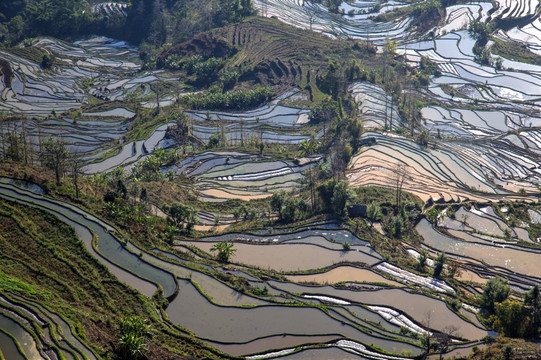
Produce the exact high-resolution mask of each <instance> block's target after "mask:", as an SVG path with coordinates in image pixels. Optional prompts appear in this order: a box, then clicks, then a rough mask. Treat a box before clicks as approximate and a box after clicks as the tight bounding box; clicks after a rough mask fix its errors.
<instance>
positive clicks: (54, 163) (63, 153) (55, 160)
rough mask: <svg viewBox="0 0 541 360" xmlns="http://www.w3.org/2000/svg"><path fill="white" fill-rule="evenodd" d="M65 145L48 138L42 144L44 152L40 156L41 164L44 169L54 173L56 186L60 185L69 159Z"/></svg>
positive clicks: (63, 142)
mask: <svg viewBox="0 0 541 360" xmlns="http://www.w3.org/2000/svg"><path fill="white" fill-rule="evenodd" d="M66 145H67V144H66V142H65V141H64V140H62V139H58V138H57V139H53V138H48V139H46V140H45V142H44V143H43V148H44V151H43V153H42V154H41V162H42V164H43V165H44V166H45V167H47V168H49V169H51V170H53V171H54V174H55V177H56V183H57V184H58V185H60V178H61V177H62V176H63V175H64V173H65V171H66V167H67V163H68V159H69V158H70V152H69V151H68V148H67V146H66Z"/></svg>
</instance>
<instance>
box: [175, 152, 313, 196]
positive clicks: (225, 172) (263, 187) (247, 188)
mask: <svg viewBox="0 0 541 360" xmlns="http://www.w3.org/2000/svg"><path fill="white" fill-rule="evenodd" d="M197 158H198V159H199V160H197V162H196V163H195V164H193V165H191V167H189V168H186V167H184V170H180V169H182V167H183V165H181V166H182V167H181V168H179V170H177V173H180V172H183V173H184V174H187V175H188V176H190V177H193V178H195V182H196V184H197V188H198V190H199V192H200V194H201V197H202V199H208V200H210V201H213V200H216V199H227V198H243V199H250V198H261V197H267V196H271V195H272V193H273V192H274V191H277V190H288V191H290V190H292V189H293V188H296V187H299V186H300V185H301V184H300V181H301V180H302V178H303V175H302V172H303V171H304V170H306V169H308V168H309V167H310V166H313V165H314V164H315V163H316V162H317V161H318V160H319V158H313V159H310V158H309V159H308V160H307V162H306V163H305V164H303V165H298V164H295V163H293V162H290V161H272V159H270V158H268V157H261V156H254V155H249V154H241V153H227V152H225V153H219V152H218V153H202V154H200V155H197ZM192 163H193V160H192Z"/></svg>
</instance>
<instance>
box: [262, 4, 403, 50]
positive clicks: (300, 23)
mask: <svg viewBox="0 0 541 360" xmlns="http://www.w3.org/2000/svg"><path fill="white" fill-rule="evenodd" d="M408 4H409V2H400V1H393V2H385V1H383V2H378V3H377V5H378V7H377V8H376V4H375V3H373V2H370V3H367V2H361V1H356V2H352V3H350V4H349V5H348V4H342V6H341V8H342V10H343V11H344V12H345V11H347V12H348V15H340V14H334V13H331V12H329V10H328V9H327V8H326V7H325V6H323V5H321V4H314V3H311V2H309V1H305V0H256V1H254V7H255V8H256V9H258V10H259V12H260V14H262V15H263V16H266V17H276V18H277V19H279V20H280V21H282V22H284V23H286V24H289V25H292V26H295V27H299V28H302V29H310V30H313V31H317V32H321V33H323V34H326V35H328V36H331V37H333V38H353V39H362V40H365V41H372V42H373V43H375V44H378V45H383V44H384V43H385V42H386V38H387V36H389V37H390V38H391V39H396V40H399V41H402V40H405V39H407V38H408V37H409V36H411V33H410V31H409V30H408V26H409V24H410V22H411V19H409V18H407V17H405V18H400V19H397V20H396V21H394V22H376V21H374V20H373V19H372V18H371V17H373V16H375V15H377V14H378V13H381V12H386V11H390V10H392V9H394V8H396V7H400V6H406V5H408Z"/></svg>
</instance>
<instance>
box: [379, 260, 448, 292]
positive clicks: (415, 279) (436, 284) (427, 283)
mask: <svg viewBox="0 0 541 360" xmlns="http://www.w3.org/2000/svg"><path fill="white" fill-rule="evenodd" d="M376 268H377V269H378V270H381V271H384V272H386V273H387V274H389V275H391V276H393V277H395V278H397V279H399V280H402V281H405V282H409V283H413V284H417V285H421V286H423V287H426V288H428V289H431V290H435V291H439V292H450V293H453V294H454V293H455V290H454V289H453V288H452V287H450V286H449V285H447V283H445V281H443V280H439V279H434V278H432V277H428V276H421V275H417V274H414V273H412V272H409V271H407V270H404V269H401V268H399V267H396V266H394V265H391V264H389V263H385V262H383V263H381V264H379V265H377V266H376Z"/></svg>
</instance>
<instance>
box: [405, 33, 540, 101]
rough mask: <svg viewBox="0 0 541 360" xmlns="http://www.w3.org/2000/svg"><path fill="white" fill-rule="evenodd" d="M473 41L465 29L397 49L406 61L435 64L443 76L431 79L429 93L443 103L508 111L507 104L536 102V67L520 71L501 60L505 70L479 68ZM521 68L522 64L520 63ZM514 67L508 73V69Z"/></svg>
mask: <svg viewBox="0 0 541 360" xmlns="http://www.w3.org/2000/svg"><path fill="white" fill-rule="evenodd" d="M474 43H475V41H474V40H473V39H472V38H471V37H470V36H469V35H468V33H467V32H466V31H465V30H462V31H457V32H452V33H448V34H446V35H443V36H441V37H438V38H436V39H435V40H430V41H423V42H419V43H415V44H408V46H407V48H406V49H404V48H400V49H399V50H398V52H399V53H401V54H405V55H406V58H407V60H408V61H409V62H418V61H419V60H420V58H421V57H422V56H426V57H428V58H429V59H431V60H432V61H434V62H436V63H437V64H438V69H439V70H440V71H441V73H442V76H440V77H436V78H433V79H432V81H433V83H432V85H431V86H430V88H429V89H430V90H431V92H432V94H433V96H435V97H437V98H438V99H440V100H441V101H444V102H453V101H462V102H471V101H473V100H476V99H477V100H482V101H490V102H494V103H498V104H499V105H500V106H501V107H504V108H509V109H511V104H510V102H519V101H524V100H536V99H539V98H540V96H541V93H540V91H539V84H540V83H541V80H540V70H541V67H539V66H533V65H532V66H531V65H527V67H526V68H524V69H521V67H520V63H517V62H512V61H510V60H506V59H503V66H504V67H505V68H506V69H507V70H497V69H495V68H493V67H490V66H484V65H479V64H478V63H476V62H475V61H474V54H473V50H472V49H473V45H474ZM522 65H523V66H524V64H522ZM510 67H512V68H516V69H517V70H514V71H511V70H509V69H508V68H510ZM441 84H447V85H450V86H452V87H453V88H455V89H456V90H457V91H458V93H459V94H460V97H457V96H455V97H453V96H451V95H449V94H447V93H445V92H444V91H442V89H441V87H440V86H441ZM517 106H518V108H519V109H525V108H527V105H522V106H521V105H520V104H518V105H517V104H516V103H514V104H513V108H516V107H517Z"/></svg>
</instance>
